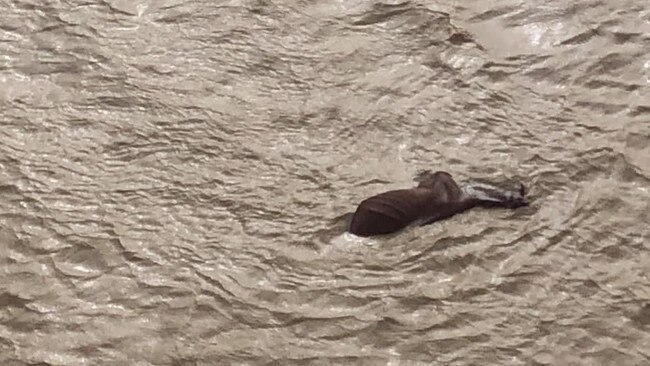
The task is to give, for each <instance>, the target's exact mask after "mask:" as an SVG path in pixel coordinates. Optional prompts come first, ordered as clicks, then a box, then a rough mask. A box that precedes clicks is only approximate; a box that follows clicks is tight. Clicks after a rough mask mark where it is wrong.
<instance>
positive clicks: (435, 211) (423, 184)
mask: <svg viewBox="0 0 650 366" xmlns="http://www.w3.org/2000/svg"><path fill="white" fill-rule="evenodd" d="M419 181H420V184H419V185H418V186H417V187H415V188H410V189H399V190H394V191H388V192H384V193H381V194H378V195H376V196H373V197H370V198H368V199H366V200H364V201H362V202H361V204H359V207H358V208H357V210H356V212H355V213H354V216H353V217H352V221H351V223H350V227H349V230H348V231H349V232H350V233H352V234H355V235H358V236H374V235H384V234H390V233H393V232H396V231H399V230H401V229H403V228H405V227H407V226H409V225H411V224H413V223H416V222H420V223H421V224H422V225H426V224H430V223H432V222H435V221H438V220H442V219H445V218H448V217H450V216H453V215H455V214H457V213H460V212H463V211H465V210H468V209H470V208H472V207H476V206H483V207H506V208H516V207H520V206H526V205H528V202H526V200H525V198H524V193H525V192H524V186H523V185H521V186H520V189H519V191H518V192H515V191H508V190H503V189H501V188H498V187H496V186H493V185H490V184H484V183H466V184H464V185H463V186H462V187H461V186H459V185H458V184H457V183H456V182H455V181H454V179H453V178H452V177H451V175H450V174H449V173H447V172H442V171H439V172H435V173H431V172H429V171H427V172H424V173H422V174H420V177H419Z"/></svg>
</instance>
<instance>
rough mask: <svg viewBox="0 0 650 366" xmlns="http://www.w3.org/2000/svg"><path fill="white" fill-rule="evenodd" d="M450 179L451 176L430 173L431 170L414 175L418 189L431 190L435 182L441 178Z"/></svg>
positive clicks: (441, 172)
mask: <svg viewBox="0 0 650 366" xmlns="http://www.w3.org/2000/svg"><path fill="white" fill-rule="evenodd" d="M443 176H444V177H446V178H451V174H449V173H447V172H444V171H437V172H432V171H431V170H423V171H420V172H418V173H417V174H416V176H415V179H414V181H416V182H418V183H419V184H418V188H433V187H434V185H435V184H436V182H437V181H438V180H439V179H440V178H442V177H443Z"/></svg>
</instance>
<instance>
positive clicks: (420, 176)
mask: <svg viewBox="0 0 650 366" xmlns="http://www.w3.org/2000/svg"><path fill="white" fill-rule="evenodd" d="M430 176H431V169H424V170H418V172H417V173H415V177H413V181H414V182H418V183H422V182H423V181H425V180H426V179H427V178H428V177H430Z"/></svg>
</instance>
